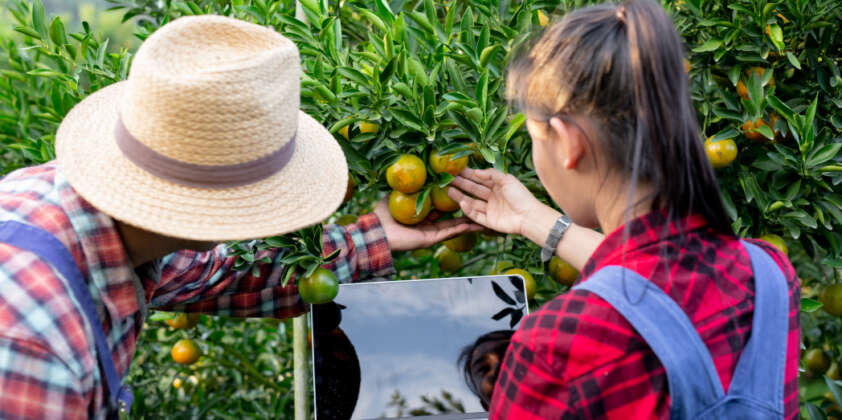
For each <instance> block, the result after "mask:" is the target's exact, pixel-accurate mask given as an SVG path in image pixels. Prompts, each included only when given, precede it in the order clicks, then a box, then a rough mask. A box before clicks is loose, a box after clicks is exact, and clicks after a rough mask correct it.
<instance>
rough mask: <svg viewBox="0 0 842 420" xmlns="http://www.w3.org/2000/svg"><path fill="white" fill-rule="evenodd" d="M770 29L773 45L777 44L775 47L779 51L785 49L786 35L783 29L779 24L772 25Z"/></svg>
mask: <svg viewBox="0 0 842 420" xmlns="http://www.w3.org/2000/svg"><path fill="white" fill-rule="evenodd" d="M768 29H769V39H771V40H772V43H773V44H775V47H776V48H777V49H778V51H781V50H783V49H784V33H783V31H782V30H781V27H780V26H778V24H777V23H774V24H771V25H769V26H768Z"/></svg>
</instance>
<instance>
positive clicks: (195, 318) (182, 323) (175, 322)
mask: <svg viewBox="0 0 842 420" xmlns="http://www.w3.org/2000/svg"><path fill="white" fill-rule="evenodd" d="M200 317H201V315H199V314H195V313H190V314H185V313H180V314H176V316H175V317H173V318H170V319H168V320H167V325H169V326H170V327H173V328H183V329H190V328H193V327H195V326H196V324H198V323H199V318H200Z"/></svg>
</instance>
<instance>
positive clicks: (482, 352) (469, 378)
mask: <svg viewBox="0 0 842 420" xmlns="http://www.w3.org/2000/svg"><path fill="white" fill-rule="evenodd" d="M513 333H514V331H513V330H500V331H492V332H490V333H488V334H484V335H482V336H480V337H479V338H477V340H476V342H474V343H473V344H471V345H469V346H467V347H465V348H464V349H462V354H461V355H460V356H459V364H460V365H461V366H462V369H463V373H464V377H465V383H466V384H467V386H468V388H469V389H470V390H471V392H473V393H474V395H476V396H477V397H478V398H479V400H480V403H481V404H482V408H483V409H485V410H488V406H489V404H491V396H492V392H493V391H494V384H495V382H497V375H498V374H499V373H500V364H501V362H502V361H503V356H505V355H506V349H508V347H509V342H510V341H511V338H512V334H513Z"/></svg>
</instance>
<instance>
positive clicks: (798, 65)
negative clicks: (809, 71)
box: [786, 52, 801, 70]
mask: <svg viewBox="0 0 842 420" xmlns="http://www.w3.org/2000/svg"><path fill="white" fill-rule="evenodd" d="M786 58H787V59H788V60H789V63H790V64H792V66H793V67H795V68H797V69H798V70H801V62H799V61H798V57H796V56H795V54H793V53H792V52H787V53H786Z"/></svg>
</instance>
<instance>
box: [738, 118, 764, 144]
mask: <svg viewBox="0 0 842 420" xmlns="http://www.w3.org/2000/svg"><path fill="white" fill-rule="evenodd" d="M764 125H765V126H768V125H769V124H766V121H763V118H758V119H757V121H755V122H752V121H751V120H749V121H746V122H744V123H743V125H742V128H743V134H745V135H746V137H748V138H749V139H751V140H754V141H758V142H765V141H769V140H768V139H767V138H766V136H764V135H763V134H762V133H760V132H759V131H757V130H756V129H757V128H758V127H760V126H764Z"/></svg>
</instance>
